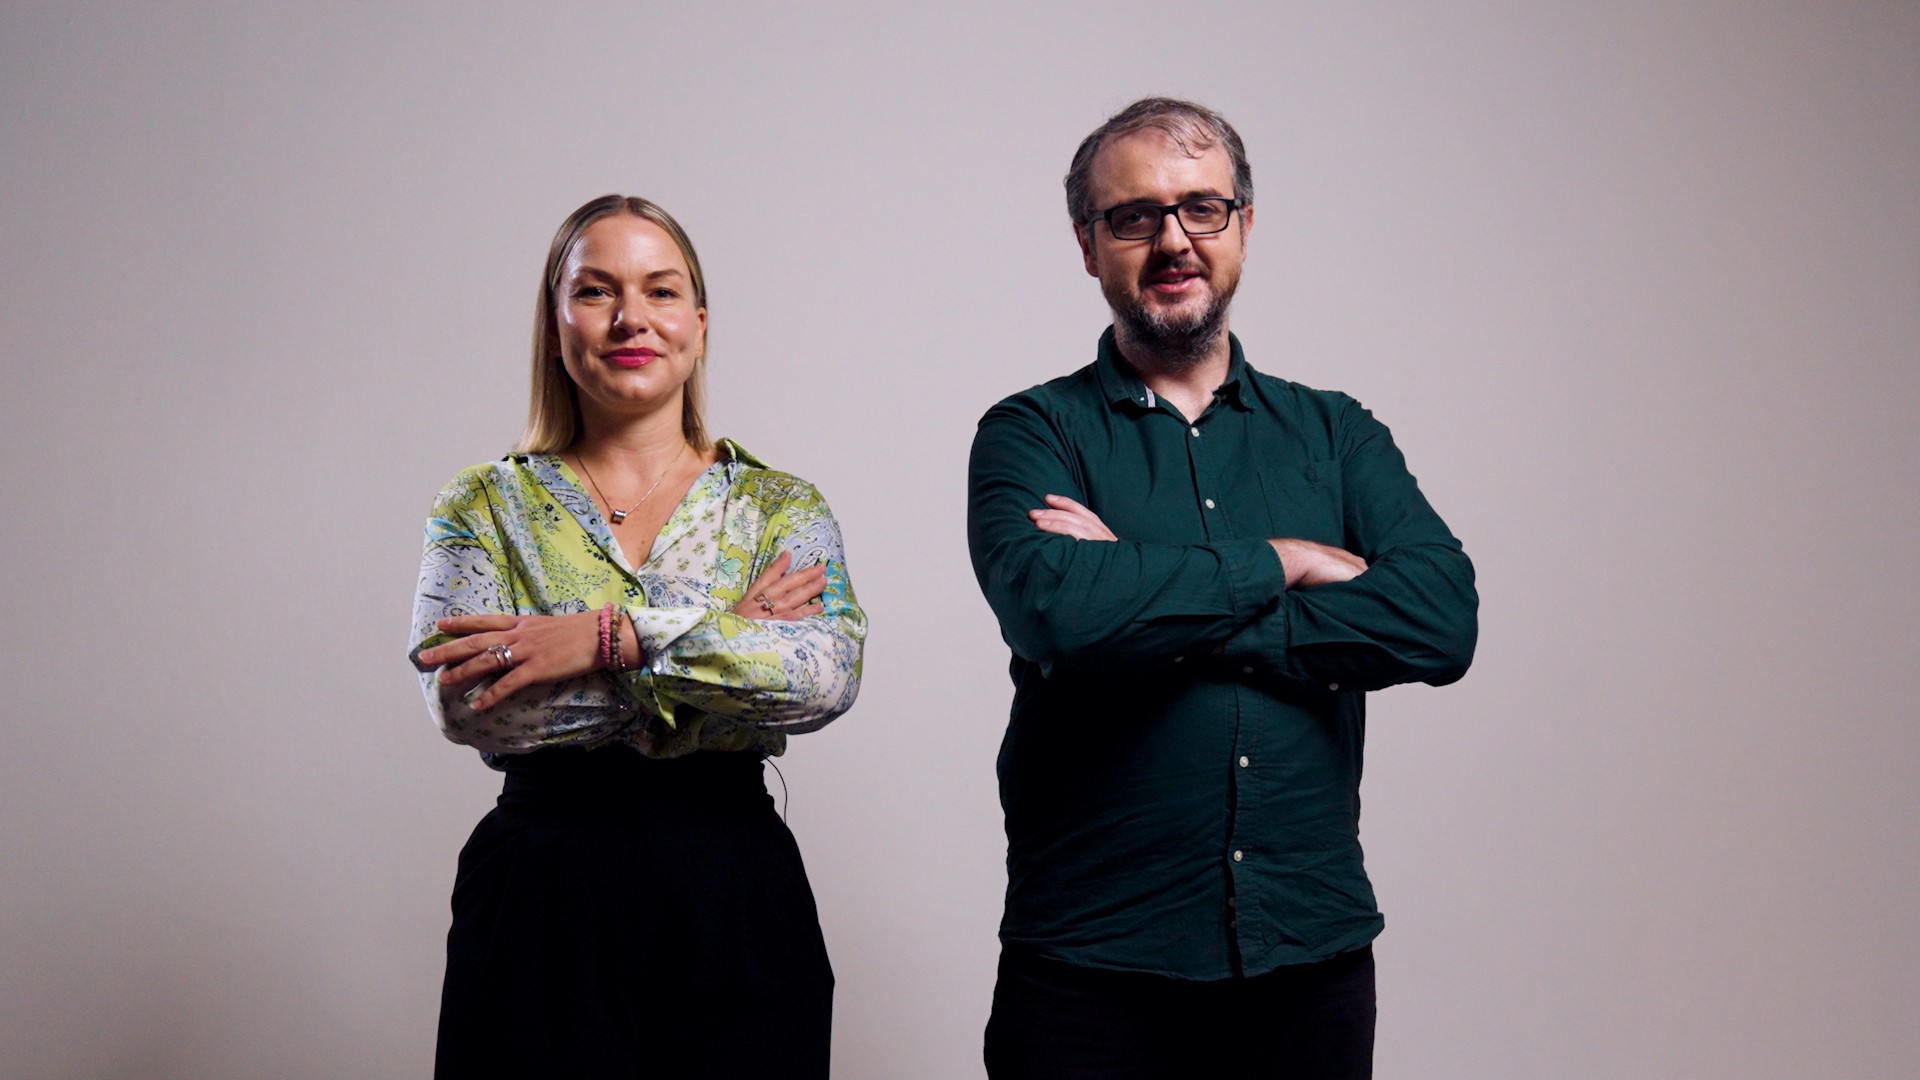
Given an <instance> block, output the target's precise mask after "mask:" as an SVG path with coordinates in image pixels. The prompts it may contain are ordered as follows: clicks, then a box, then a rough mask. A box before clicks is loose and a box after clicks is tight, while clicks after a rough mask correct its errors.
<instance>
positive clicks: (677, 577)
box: [409, 439, 867, 762]
mask: <svg viewBox="0 0 1920 1080" xmlns="http://www.w3.org/2000/svg"><path fill="white" fill-rule="evenodd" d="M719 448H720V460H719V461H717V462H715V463H714V464H713V465H712V466H710V467H709V468H708V469H707V470H706V471H705V472H703V473H701V474H700V476H699V477H698V478H697V479H696V480H695V481H694V483H693V487H692V488H691V489H689V490H688V492H687V495H686V497H685V498H684V499H682V500H681V502H680V505H679V507H677V508H676V509H675V510H674V512H673V516H672V517H670V518H668V519H667V523H666V525H665V526H664V527H663V528H662V529H661V530H660V533H659V535H658V536H657V537H656V538H655V539H654V543H653V550H652V551H651V552H649V553H648V555H647V558H646V560H645V562H643V563H642V564H641V565H639V566H637V567H635V566H632V565H630V564H629V563H628V562H627V559H626V557H625V555H624V554H623V553H622V552H621V551H620V546H619V544H618V543H617V542H615V540H614V538H613V534H612V533H611V532H609V531H608V529H607V525H606V522H605V521H604V520H603V519H602V518H601V516H600V512H599V509H598V508H597V507H595V506H594V504H593V500H592V499H590V498H588V497H587V495H586V492H585V489H584V488H583V486H582V485H581V483H580V481H579V478H578V477H577V476H575V475H574V473H573V470H572V469H570V468H569V467H568V466H567V465H566V463H565V462H563V461H562V460H561V459H560V458H559V457H558V456H556V455H552V454H532V455H513V456H510V457H507V458H504V459H502V460H500V461H495V462H488V463H486V464H484V465H476V466H473V467H472V468H470V469H466V470H464V471H463V472H461V473H460V474H459V475H458V476H456V477H454V478H453V480H452V481H451V482H450V483H449V484H448V485H447V487H446V489H445V490H443V491H442V492H441V493H440V497H439V498H438V499H437V500H435V502H434V506H433V513H432V516H431V517H429V519H428V521H427V530H426V534H427V535H426V550H425V552H424V554H423V555H422V556H421V560H420V586H419V590H418V592H417V593H416V594H415V597H414V607H413V636H412V648H411V650H410V652H409V656H410V657H411V658H412V659H413V660H414V665H415V667H417V668H421V670H420V682H421V686H422V687H423V688H424V690H425V691H426V697H427V707H428V710H429V711H430V712H431V713H432V714H433V718H434V721H435V722H436V723H437V724H439V725H440V730H441V731H442V732H443V733H445V735H446V736H447V738H449V739H451V740H453V741H454V742H457V743H462V744H464V745H467V746H471V747H474V748H475V749H477V750H479V751H481V752H482V754H483V755H484V756H486V757H487V759H488V760H489V762H493V761H495V760H496V755H502V754H518V753H526V752H528V751H532V750H538V749H542V748H544V747H549V746H598V745H604V744H608V743H614V742H620V743H626V744H629V745H631V746H633V747H635V748H637V749H638V750H640V752H642V753H644V754H647V755H648V756H650V757H663V758H664V757H678V756H680V755H682V754H689V753H692V752H693V751H695V750H727V751H739V750H755V749H757V750H761V751H764V752H766V753H769V754H778V753H781V752H782V751H783V750H785V748H786V736H787V733H789V732H804V731H812V730H814V729H815V728H818V727H820V726H822V725H823V724H825V723H827V722H828V721H829V720H832V719H833V718H834V717H836V716H839V715H840V714H841V713H843V712H845V711H847V709H848V708H849V707H850V706H852V704H853V699H854V696H855V694H856V693H858V691H859V689H860V658H861V650H862V646H863V644H864V642H865V640H866V631H867V620H866V615H865V614H864V613H862V612H861V610H860V606H859V604H858V603H857V602H856V601H855V600H854V596H853V587H852V584H851V583H850V582H849V581H848V578H847V564H846V555H845V552H844V549H843V546H842V543H841V538H840V528H839V525H838V524H837V523H835V521H834V519H833V514H832V513H831V512H830V511H829V510H828V509H827V503H826V500H825V499H823V498H821V496H820V493H819V492H818V491H816V490H814V487H813V485H811V484H809V483H807V482H806V481H804V480H802V479H800V478H799V477H796V476H791V475H788V474H787V473H782V472H776V471H774V470H772V469H770V468H768V467H767V466H766V465H765V464H764V463H763V462H761V461H760V460H759V459H757V458H755V457H754V456H753V455H751V454H749V453H747V451H746V450H744V449H743V448H741V447H740V446H739V445H738V444H737V443H734V442H732V441H731V440H726V439H723V440H721V441H720V444H719ZM782 552H791V553H792V554H793V569H795V570H799V569H803V568H805V567H808V566H812V565H815V564H822V563H823V564H825V566H826V568H827V583H826V588H825V591H824V593H823V594H822V596H821V600H822V603H823V604H824V607H825V611H823V612H822V613H821V614H819V615H815V616H812V617H810V618H806V619H800V620H795V621H778V620H762V619H752V618H748V617H746V616H744V615H735V614H733V613H732V611H731V609H732V608H733V606H734V605H735V604H737V603H739V602H740V600H741V598H742V596H743V594H744V593H745V590H746V588H747V585H748V584H749V583H750V582H752V581H753V580H754V578H755V577H757V576H758V575H759V574H760V572H761V571H762V570H764V569H765V568H766V567H767V565H768V564H769V563H771V562H773V560H774V559H776V558H778V557H779V556H780V554H781V553H782ZM609 603H612V604H618V605H620V607H622V608H623V609H625V611H626V613H627V614H628V616H629V617H631V618H632V620H633V626H634V629H635V630H636V631H637V632H638V633H639V637H640V646H641V650H642V653H643V654H644V657H645V659H644V662H643V663H642V665H641V667H640V668H639V669H638V670H636V671H632V672H628V673H625V674H624V675H622V676H621V677H620V679H619V680H618V681H617V682H616V680H615V679H614V678H613V676H611V675H610V674H609V673H607V672H605V671H594V672H589V673H587V674H585V675H581V676H578V677H575V678H572V679H567V680H564V681H561V682H558V683H550V684H546V685H542V686H534V687H528V688H527V689H525V690H523V691H521V692H520V693H518V694H515V695H514V696H513V697H511V698H509V699H508V700H506V701H503V702H501V703H499V704H497V705H495V706H494V707H493V708H491V709H489V710H487V711H486V712H485V713H477V712H475V711H474V710H473V709H472V708H470V707H469V706H468V705H467V700H466V699H467V697H468V696H471V695H473V694H476V693H478V688H472V689H469V690H468V691H467V692H466V694H464V695H463V694H462V693H460V692H456V691H453V690H448V689H443V688H442V687H441V686H440V680H439V672H438V669H436V668H431V667H421V665H420V663H419V654H420V651H421V650H422V649H427V648H431V647H433V646H435V645H438V644H441V643H443V642H445V641H448V640H450V639H451V636H450V635H447V634H443V633H440V632H438V631H437V630H435V628H434V623H435V621H436V620H439V619H443V618H446V617H448V616H451V615H480V614H508V615H567V614H572V613H575V612H582V611H596V610H598V609H600V608H602V607H604V606H605V605H607V604H609ZM487 682H490V680H483V682H482V684H481V685H482V686H484V685H486V684H487Z"/></svg>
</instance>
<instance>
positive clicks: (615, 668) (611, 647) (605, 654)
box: [600, 604, 620, 674]
mask: <svg viewBox="0 0 1920 1080" xmlns="http://www.w3.org/2000/svg"><path fill="white" fill-rule="evenodd" d="M617 648H618V646H616V645H615V644H614V641H613V605H612V604H608V605H607V606H606V607H603V608H601V609H600V666H601V667H603V668H606V669H607V670H608V671H611V672H614V673H615V674H618V673H619V671H620V654H619V652H618V651H617Z"/></svg>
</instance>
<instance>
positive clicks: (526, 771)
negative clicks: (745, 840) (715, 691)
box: [500, 746, 767, 804]
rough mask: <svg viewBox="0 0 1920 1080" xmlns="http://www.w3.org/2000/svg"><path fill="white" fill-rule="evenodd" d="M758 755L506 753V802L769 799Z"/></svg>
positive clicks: (615, 750)
mask: <svg viewBox="0 0 1920 1080" xmlns="http://www.w3.org/2000/svg"><path fill="white" fill-rule="evenodd" d="M761 760H762V759H761V757H760V755H759V754H756V753H718V752H713V751H706V752H700V753H693V754H688V755H687V756H685V757H677V758H650V757H647V756H646V755H644V754H642V753H640V752H639V751H637V750H634V749H633V748H631V747H626V746H608V747H602V748H600V749H596V750H581V749H577V748H573V747H562V748H556V749H552V750H536V751H534V752H533V753H531V754H515V755H512V756H510V757H506V758H505V759H504V760H503V761H502V762H501V765H502V767H503V768H504V770H505V772H506V774H507V776H506V782H505V784H503V785H502V787H501V791H500V801H501V802H502V803H507V802H540V803H565V802H590V803H628V804H631V803H642V804H645V803H679V804H686V803H708V802H725V803H736V804H737V803H738V802H739V801H740V800H741V799H751V798H754V797H756V796H757V797H759V798H766V797H767V788H766V783H765V782H764V781H763V780H762V779H761V772H762V770H761V766H760V762H761Z"/></svg>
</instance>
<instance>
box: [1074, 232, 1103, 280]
mask: <svg viewBox="0 0 1920 1080" xmlns="http://www.w3.org/2000/svg"><path fill="white" fill-rule="evenodd" d="M1073 238H1074V240H1076V241H1078V242H1079V244H1080V261H1081V262H1083V263H1085V264H1086V267H1087V273H1089V274H1091V275H1093V276H1094V277H1099V276H1100V268H1099V267H1098V266H1095V265H1094V262H1093V226H1091V225H1081V224H1079V223H1077V222H1076V223H1075V224H1074V226H1073Z"/></svg>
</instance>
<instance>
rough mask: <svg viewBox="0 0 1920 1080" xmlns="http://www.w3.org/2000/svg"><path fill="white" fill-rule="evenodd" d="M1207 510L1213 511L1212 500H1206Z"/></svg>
mask: <svg viewBox="0 0 1920 1080" xmlns="http://www.w3.org/2000/svg"><path fill="white" fill-rule="evenodd" d="M1207 509H1209V510H1211V509H1213V500H1212V499H1208V500H1207Z"/></svg>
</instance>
